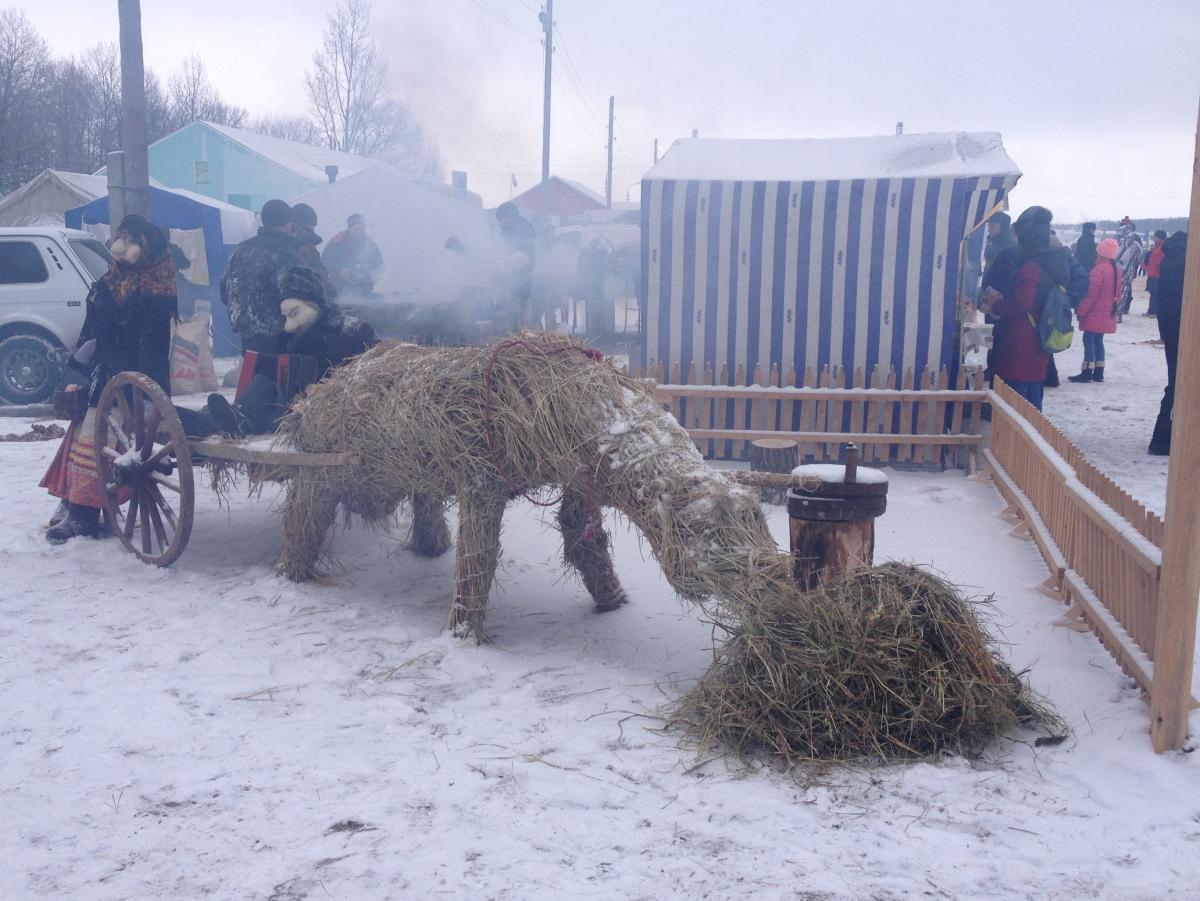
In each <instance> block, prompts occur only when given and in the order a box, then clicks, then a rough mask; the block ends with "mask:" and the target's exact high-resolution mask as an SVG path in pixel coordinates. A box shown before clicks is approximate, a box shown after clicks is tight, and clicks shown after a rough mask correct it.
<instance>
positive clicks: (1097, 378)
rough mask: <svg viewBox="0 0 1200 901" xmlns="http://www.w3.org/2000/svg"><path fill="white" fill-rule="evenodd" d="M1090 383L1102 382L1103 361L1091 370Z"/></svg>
mask: <svg viewBox="0 0 1200 901" xmlns="http://www.w3.org/2000/svg"><path fill="white" fill-rule="evenodd" d="M1092 381H1093V382H1102V381H1104V363H1103V361H1101V362H1099V363H1097V364H1096V368H1095V369H1093V370H1092Z"/></svg>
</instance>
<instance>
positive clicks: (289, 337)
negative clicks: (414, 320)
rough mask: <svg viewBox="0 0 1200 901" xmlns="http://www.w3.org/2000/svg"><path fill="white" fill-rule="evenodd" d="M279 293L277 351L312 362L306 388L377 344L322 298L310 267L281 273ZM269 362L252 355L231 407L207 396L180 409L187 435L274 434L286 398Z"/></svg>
mask: <svg viewBox="0 0 1200 901" xmlns="http://www.w3.org/2000/svg"><path fill="white" fill-rule="evenodd" d="M279 295H280V297H282V298H283V300H282V301H280V304H279V311H280V314H281V315H282V317H283V339H282V344H281V353H283V354H289V355H295V356H300V357H305V358H308V359H311V360H312V361H313V362H314V364H315V365H314V366H313V367H312V370H311V371H312V372H313V374H314V377H313V378H312V379H311V381H310V384H311V382H317V381H320V380H321V379H323V378H325V376H326V375H328V374H329V371H330V370H331V369H333V368H334V367H335V366H340V365H341V364H342V363H344V362H346V361H347V360H349V359H350V358H351V357H355V356H358V355H359V354H360V353H362V352H363V351H365V350H367V349H368V348H370V347H372V346H374V345H375V344H376V343H377V342H378V340H379V339H378V337H376V335H375V330H374V329H373V328H371V326H370V325H369V324H367V323H365V322H362V321H360V320H358V319H355V318H354V317H353V316H348V315H346V314H345V313H343V312H342V311H341V310H340V309H339V308H338V307H337V306H336V305H335V304H331V303H329V302H328V301H327V300H326V296H325V288H324V286H323V285H322V283H321V277H320V276H319V275H318V274H317V273H316V272H313V270H311V269H308V268H306V267H303V266H294V267H292V268H291V269H288V270H287V271H286V272H284V273H283V275H282V277H281V278H280V280H279ZM275 361H276V358H275V357H273V356H269V355H266V354H263V355H260V356H259V357H258V366H257V368H256V370H255V373H254V378H253V379H252V380H251V381H250V384H249V385H248V386H247V387H246V390H245V391H244V392H243V393H242V396H241V397H240V398H239V400H238V402H237V404H235V405H231V404H230V403H229V401H227V400H226V399H225V398H224V397H223V396H222V395H220V394H210V395H209V397H208V404H207V405H206V406H205V408H204V409H203V410H200V411H196V412H193V411H188V410H180V411H179V414H180V420H181V421H182V422H183V427H184V430H185V431H186V432H187V433H188V435H190V436H192V437H196V438H201V437H205V436H207V435H214V434H217V433H223V434H226V435H230V436H234V437H241V436H244V435H252V434H263V433H267V432H273V431H275V427H276V425H277V423H278V421H279V419H280V418H281V417H282V416H283V415H284V414H285V413H286V412H287V409H288V404H289V403H290V402H291V400H292V397H285V396H284V395H283V394H282V392H281V390H280V386H279V385H278V384H277V382H276V378H275V372H276V370H275ZM296 393H299V392H296ZM293 396H294V395H293Z"/></svg>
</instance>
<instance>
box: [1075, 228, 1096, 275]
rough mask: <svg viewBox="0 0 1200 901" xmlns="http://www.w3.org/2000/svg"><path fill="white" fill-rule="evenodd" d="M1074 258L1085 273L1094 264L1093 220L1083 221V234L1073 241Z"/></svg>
mask: <svg viewBox="0 0 1200 901" xmlns="http://www.w3.org/2000/svg"><path fill="white" fill-rule="evenodd" d="M1075 259H1076V261H1077V262H1078V263H1079V265H1080V266H1082V267H1083V271H1084V272H1086V273H1091V271H1092V267H1093V266H1095V265H1096V223H1095V222H1085V223H1083V234H1082V235H1080V236H1079V240H1078V241H1076V242H1075Z"/></svg>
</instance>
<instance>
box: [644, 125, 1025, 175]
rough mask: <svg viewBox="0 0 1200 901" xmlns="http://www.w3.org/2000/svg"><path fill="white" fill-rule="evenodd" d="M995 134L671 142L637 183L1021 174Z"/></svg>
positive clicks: (961, 133) (712, 139)
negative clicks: (651, 181)
mask: <svg viewBox="0 0 1200 901" xmlns="http://www.w3.org/2000/svg"><path fill="white" fill-rule="evenodd" d="M1020 174H1021V170H1019V169H1018V168H1017V166H1016V163H1014V162H1013V161H1012V160H1011V159H1009V156H1008V154H1007V153H1006V152H1005V151H1004V144H1003V141H1002V140H1001V138H1000V134H999V133H998V132H990V131H989V132H975V133H967V132H945V133H937V134H908V135H886V136H882V137H867V138H805V139H791V138H787V139H775V140H769V139H715V138H692V139H686V138H685V139H682V140H679V141H676V142H675V143H673V144H672V145H671V148H670V149H669V150H668V151H667V153H666V156H664V157H663V158H662V160H660V161H659V163H658V165H656V166H655V167H654V168H652V169H651V170H650V171H649V172H647V173H646V175H645V176H643V180H648V179H650V180H684V179H704V180H723V181H743V180H744V181H749V180H755V181H829V180H834V179H847V178H946V177H958V176H963V177H969V176H985V175H990V176H1006V175H1007V176H1019V175H1020Z"/></svg>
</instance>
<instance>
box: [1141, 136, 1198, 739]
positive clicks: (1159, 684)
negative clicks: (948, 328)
mask: <svg viewBox="0 0 1200 901" xmlns="http://www.w3.org/2000/svg"><path fill="white" fill-rule="evenodd" d="M1198 251H1200V115H1198V117H1197V133H1196V149H1195V154H1194V157H1193V160H1192V206H1191V213H1190V216H1189V218H1188V249H1187V268H1186V270H1185V273H1184V281H1183V314H1182V318H1181V320H1180V323H1179V367H1178V369H1177V370H1176V375H1175V407H1174V412H1173V413H1172V422H1171V459H1170V465H1169V468H1168V470H1167V510H1166V534H1165V535H1164V540H1163V555H1162V578H1161V579H1160V581H1159V586H1158V622H1157V623H1156V624H1155V638H1154V681H1153V684H1152V687H1151V690H1150V713H1151V719H1150V733H1151V737H1152V739H1153V742H1154V750H1155V751H1158V752H1162V751H1172V750H1175V749H1176V748H1181V747H1183V743H1184V742H1185V741H1186V740H1187V734H1188V711H1189V710H1190V709H1191V693H1192V658H1193V655H1194V654H1195V651H1196V603H1197V598H1198V597H1200V529H1197V528H1196V517H1197V514H1200V479H1197V478H1196V471H1197V468H1198V467H1200V266H1198V265H1197V264H1196V257H1197V252H1198Z"/></svg>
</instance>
